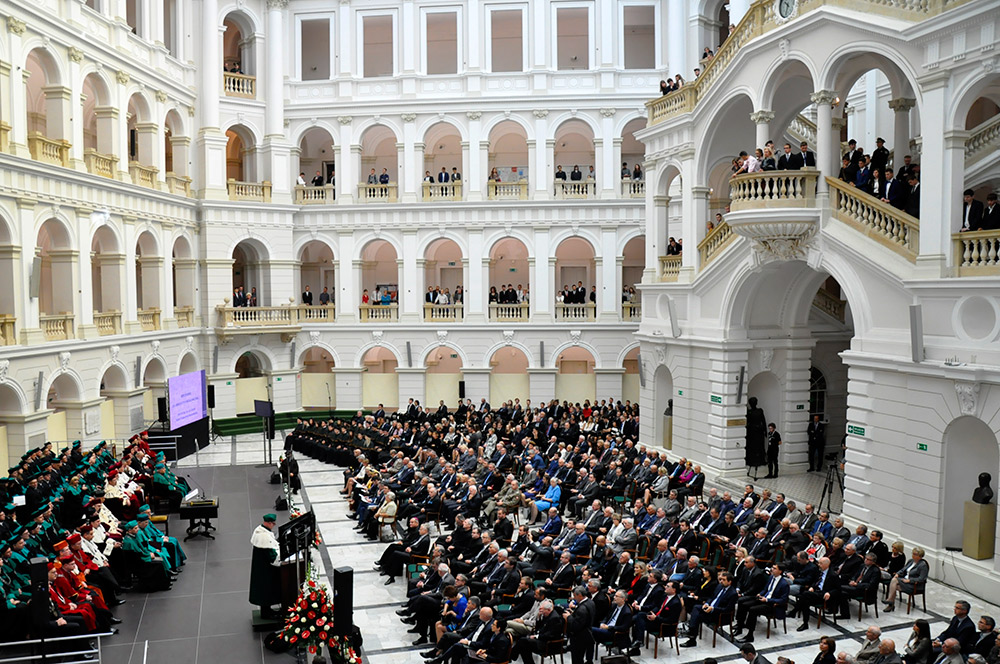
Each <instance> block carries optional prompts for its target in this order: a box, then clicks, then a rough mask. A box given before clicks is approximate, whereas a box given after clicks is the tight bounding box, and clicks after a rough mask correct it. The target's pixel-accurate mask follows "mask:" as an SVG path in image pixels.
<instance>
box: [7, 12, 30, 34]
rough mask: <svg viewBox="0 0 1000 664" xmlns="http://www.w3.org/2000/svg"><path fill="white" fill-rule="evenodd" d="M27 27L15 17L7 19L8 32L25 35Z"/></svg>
mask: <svg viewBox="0 0 1000 664" xmlns="http://www.w3.org/2000/svg"><path fill="white" fill-rule="evenodd" d="M25 30H27V26H25V24H24V21H19V20H17V19H16V18H14V17H13V16H8V17H7V32H9V33H11V34H14V35H23V34H24V32H25Z"/></svg>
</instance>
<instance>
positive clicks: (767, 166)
mask: <svg viewBox="0 0 1000 664" xmlns="http://www.w3.org/2000/svg"><path fill="white" fill-rule="evenodd" d="M760 170H762V171H776V170H778V162H777V161H775V159H774V153H773V152H772V151H771V148H769V147H765V148H764V152H763V153H762V156H761V160H760Z"/></svg>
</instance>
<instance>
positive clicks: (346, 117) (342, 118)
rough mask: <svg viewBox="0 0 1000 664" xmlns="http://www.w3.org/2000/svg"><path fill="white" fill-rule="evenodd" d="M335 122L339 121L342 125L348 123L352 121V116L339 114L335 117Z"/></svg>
mask: <svg viewBox="0 0 1000 664" xmlns="http://www.w3.org/2000/svg"><path fill="white" fill-rule="evenodd" d="M337 122H339V123H340V124H342V125H349V124H351V123H352V122H354V118H353V117H351V116H350V115H341V116H338V117H337Z"/></svg>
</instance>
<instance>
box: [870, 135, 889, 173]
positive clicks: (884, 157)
mask: <svg viewBox="0 0 1000 664" xmlns="http://www.w3.org/2000/svg"><path fill="white" fill-rule="evenodd" d="M875 145H876V146H877V147H876V148H875V150H874V151H872V161H871V167H872V170H875V169H878V172H879V173H885V167H886V166H887V165H888V164H889V149H888V148H886V147H885V140H884V139H883V138H882V137H881V136H879V137H878V138H876V139H875Z"/></svg>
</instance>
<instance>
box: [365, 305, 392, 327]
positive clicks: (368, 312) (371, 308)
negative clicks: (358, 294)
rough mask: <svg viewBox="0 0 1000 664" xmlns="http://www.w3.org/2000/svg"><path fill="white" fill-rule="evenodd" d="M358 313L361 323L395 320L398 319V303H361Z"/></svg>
mask: <svg viewBox="0 0 1000 664" xmlns="http://www.w3.org/2000/svg"><path fill="white" fill-rule="evenodd" d="M358 313H359V314H360V316H361V322H362V323H375V322H383V321H385V322H395V321H398V320H399V304H361V305H358Z"/></svg>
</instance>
